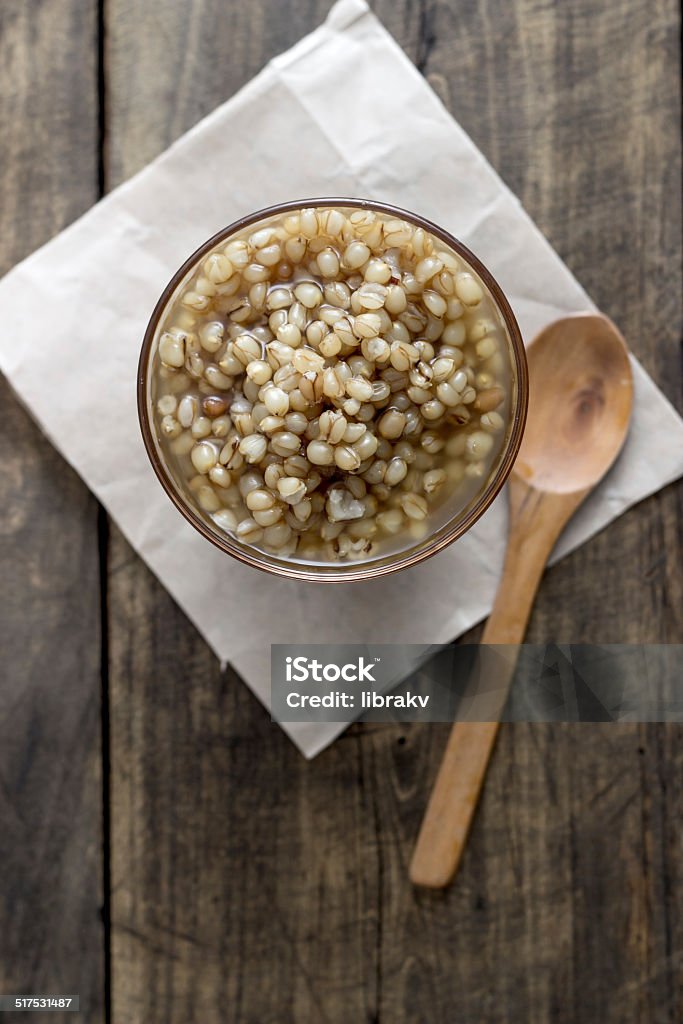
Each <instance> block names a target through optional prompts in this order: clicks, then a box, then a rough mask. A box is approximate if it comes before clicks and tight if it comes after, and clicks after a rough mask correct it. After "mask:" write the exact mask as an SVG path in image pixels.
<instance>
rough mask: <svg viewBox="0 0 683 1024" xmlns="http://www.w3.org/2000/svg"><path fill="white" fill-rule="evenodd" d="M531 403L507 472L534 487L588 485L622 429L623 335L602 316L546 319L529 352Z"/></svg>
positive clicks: (625, 386) (627, 408) (627, 406)
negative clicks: (513, 457) (514, 458)
mask: <svg viewBox="0 0 683 1024" xmlns="http://www.w3.org/2000/svg"><path fill="white" fill-rule="evenodd" d="M527 360H528V365H529V394H530V399H529V411H528V414H527V423H526V430H525V433H524V438H523V440H522V445H521V448H520V450H519V454H518V456H517V460H516V462H515V466H514V469H513V473H514V474H515V475H517V476H519V477H520V478H521V479H522V480H524V481H525V482H526V483H527V484H529V485H530V486H532V487H534V488H535V489H536V490H538V491H552V492H554V493H556V494H568V493H572V492H576V491H583V490H585V489H586V488H589V487H594V486H595V484H597V483H598V481H599V480H600V479H602V477H603V476H604V474H605V472H606V471H607V469H608V468H609V467H610V466H611V464H612V463H613V461H614V459H615V458H616V457H617V455H618V453H619V451H620V449H621V446H622V445H623V443H624V439H625V437H626V432H627V430H628V423H629V417H630V414H631V405H632V401H633V377H632V374H631V364H630V360H629V355H628V350H627V348H626V342H625V341H624V339H623V338H622V336H621V334H620V333H619V331H618V330H617V328H616V327H615V326H614V324H613V323H612V322H611V321H610V320H608V319H607V317H605V316H601V315H599V314H594V313H578V314H576V315H575V316H568V317H565V318H564V319H562V320H557V321H555V323H553V324H549V326H548V327H546V328H545V329H544V330H543V331H541V333H540V334H539V335H538V336H537V337H536V339H535V341H534V343H533V344H532V345H530V346H529V349H528V352H527Z"/></svg>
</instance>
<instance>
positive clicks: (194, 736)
mask: <svg viewBox="0 0 683 1024" xmlns="http://www.w3.org/2000/svg"><path fill="white" fill-rule="evenodd" d="M329 6H330V3H329V0H310V2H306V0H278V2H276V0H270V2H268V0H250V3H248V4H247V3H240V2H237V0H231V2H228V0H197V2H195V3H193V4H187V3H182V2H180V0H160V2H158V3H156V4H154V5H144V7H143V6H141V5H139V4H135V3H133V2H132V0H107V4H106V27H107V50H106V57H107V119H108V139H107V151H106V155H107V181H108V184H109V185H111V186H113V185H115V184H117V183H118V182H119V181H121V180H122V179H123V178H125V177H127V176H128V175H130V174H132V173H133V172H135V171H136V170H138V169H139V168H140V167H141V166H142V165H143V164H144V163H145V162H146V161H147V160H149V159H150V158H151V157H153V156H154V155H155V154H156V153H158V152H159V151H161V150H162V149H163V148H165V146H167V145H168V144H169V143H170V142H171V141H172V140H173V139H174V138H175V137H176V136H177V135H179V134H180V133H181V132H182V131H184V130H186V129H187V128H189V127H190V126H191V125H192V124H193V123H194V122H195V121H196V120H197V118H198V117H199V116H201V115H202V114H204V113H207V112H208V111H209V110H211V109H212V108H213V107H214V106H215V105H216V104H217V103H219V102H221V101H222V100H224V99H225V98H226V97H228V96H229V95H230V94H231V93H232V92H233V91H234V90H235V89H236V88H238V87H239V86H240V85H242V84H243V83H244V82H246V81H247V80H248V79H249V78H250V77H251V76H252V75H253V74H254V73H255V72H256V71H258V70H259V68H260V67H261V66H262V65H263V64H264V63H265V61H266V60H267V59H268V58H269V57H271V56H273V55H274V54H275V53H277V52H280V51H281V50H283V49H285V48H286V47H287V46H289V45H290V44H292V43H293V42H295V41H296V40H297V39H298V38H300V37H301V36H302V35H303V34H305V33H306V32H308V31H310V30H311V29H312V28H313V27H314V26H315V25H316V24H317V23H319V21H320V20H321V19H322V17H323V16H324V14H325V13H326V11H327V9H328V8H329ZM372 6H373V7H374V9H375V10H376V11H377V12H378V14H379V15H380V16H381V18H382V20H383V21H384V23H385V24H386V25H387V27H388V28H389V30H390V31H391V32H392V34H393V35H394V36H395V37H396V39H397V40H398V41H399V43H400V44H401V45H402V46H403V47H404V48H405V49H406V51H407V52H408V54H409V56H410V57H411V58H412V59H413V60H414V61H415V62H416V64H417V65H418V67H419V68H420V69H421V70H422V71H423V73H425V74H426V75H427V77H428V79H429V81H430V82H431V84H432V85H433V86H434V88H435V89H436V90H437V92H438V93H439V95H440V96H441V98H442V99H443V100H444V102H446V104H447V105H448V106H449V108H450V109H451V111H452V112H453V113H454V115H455V116H456V117H457V118H458V119H459V120H460V121H461V123H462V124H463V126H464V127H465V128H466V129H467V130H468V131H469V132H470V134H471V135H472V137H473V138H474V140H475V141H476V142H477V143H478V144H479V145H480V146H481V148H482V149H483V151H484V152H485V153H486V154H487V155H488V156H489V157H490V159H491V160H492V162H493V164H494V166H496V167H497V169H498V170H499V171H500V172H501V173H502V175H503V177H504V178H505V179H506V181H507V182H508V183H509V184H510V185H511V187H512V188H513V189H515V191H516V192H517V193H518V194H519V195H520V197H521V198H522V200H523V202H524V204H525V205H526V207H527V209H528V210H529V212H530V213H531V214H532V216H534V217H535V219H536V220H537V221H538V223H539V224H540V226H541V227H542V229H543V230H544V231H545V232H546V234H547V235H548V237H549V238H550V240H551V242H552V243H553V244H554V245H555V246H556V247H557V249H558V251H559V252H560V253H561V255H562V256H563V257H564V258H565V259H566V260H567V262H568V263H569V265H570V266H571V267H572V269H573V270H574V271H575V272H576V273H577V274H578V276H579V277H580V279H581V280H582V282H583V283H584V284H585V286H586V287H587V288H588V290H589V291H590V292H591V294H592V295H593V297H594V298H595V299H596V300H597V301H598V302H599V303H600V304H601V305H602V306H603V308H604V310H605V312H607V313H608V314H609V315H610V316H612V318H613V319H614V320H615V321H616V322H617V324H618V325H619V326H620V328H621V329H622V331H623V333H624V334H625V336H626V337H627V339H628V340H629V342H630V344H631V345H632V347H633V348H634V350H635V351H636V352H637V354H638V355H639V356H640V357H641V358H642V359H643V361H644V362H645V365H646V366H647V368H648V369H649V370H650V371H651V372H652V373H653V374H654V376H655V379H656V380H657V381H658V382H659V383H660V384H661V385H662V386H663V387H664V390H665V391H666V392H667V393H668V394H669V396H670V397H671V398H672V399H674V400H677V401H678V400H680V383H681V378H680V370H679V367H678V354H677V346H678V342H679V339H680V333H681V294H680V263H681V244H680V234H681V232H680V228H681V216H680V194H679V191H680V189H679V186H680V132H679V125H680V94H679V85H678V81H679V73H680V53H679V46H678V33H679V20H678V11H677V7H676V5H675V3H674V2H673V0H655V2H654V3H653V4H648V5H645V4H643V3H642V2H641V0H620V2H619V3H616V4H612V5H596V4H594V3H592V2H591V0H567V2H566V3H563V4H561V5H554V4H550V3H545V2H541V3H539V2H537V0H514V2H504V0H483V2H482V0H477V2H475V0H459V2H458V3H457V4H452V3H447V2H445V0H440V2H431V0H422V2H417V0H412V2H411V0H377V2H375V3H373V5H372ZM680 503H681V489H680V487H671V488H669V489H667V491H665V492H664V493H663V494H661V495H659V496H657V497H656V498H654V499H651V500H650V501H648V502H646V503H644V504H642V505H641V506H640V507H639V508H638V509H635V510H633V511H632V512H630V513H628V514H626V515H625V516H623V517H622V518H621V519H620V520H619V521H617V522H616V523H615V524H613V525H612V526H611V527H610V529H609V531H607V532H605V533H603V534H602V535H600V536H598V537H597V538H595V539H594V540H593V541H591V542H590V543H589V544H587V545H585V546H584V547H583V548H582V549H581V550H580V551H578V552H576V553H575V554H573V555H572V556H571V557H570V558H568V559H566V560H565V561H564V562H563V563H562V564H561V565H559V566H556V567H555V568H553V569H552V570H551V571H550V572H549V573H548V574H547V576H546V578H545V579H544V581H543V583H542V586H541V593H540V597H539V601H538V604H537V607H536V609H535V612H534V615H533V617H532V622H531V632H530V636H529V639H530V640H533V641H538V642H540V641H543V640H545V639H546V638H548V637H552V638H553V639H556V640H559V641H562V640H567V641H569V640H572V641H578V640H584V641H599V642H604V641H607V640H621V641H623V640H632V641H653V640H666V639H668V640H673V639H679V640H680V638H681V625H682V621H681V617H682V615H683V613H682V612H681V608H683V600H681V598H682V597H683V594H682V593H681V587H682V583H681V576H680V558H681V535H680V526H679V523H680V511H681V510H680ZM615 553H616V554H615ZM109 600H110V624H109V625H110V653H111V663H110V680H111V712H112V718H111V744H112V747H111V753H112V781H111V789H112V840H113V845H112V912H113V935H112V954H113V963H112V970H113V977H112V981H113V1019H114V1020H116V1021H126V1022H128V1021H131V1022H133V1024H136V1022H138V1021H144V1022H145V1024H154V1022H156V1021H159V1022H160V1024H162V1022H163V1024H169V1022H170V1024H173V1022H175V1021H178V1022H180V1021H182V1022H186V1021H187V1020H193V1019H198V1020H202V1021H205V1022H208V1024H213V1022H214V1021H215V1022H217V1021H219V1020H225V1019H227V1020H230V1021H233V1020H234V1021H236V1022H239V1024H242V1022H249V1024H251V1022H253V1024H256V1022H258V1024H281V1022H282V1021H293V1022H295V1024H299V1022H301V1024H308V1022H309V1021H312V1020H314V1021H320V1022H325V1024H348V1022H349V1021H354V1022H356V1021H367V1022H368V1024H370V1022H380V1024H403V1022H406V1024H408V1022H410V1024H415V1022H422V1021H424V1022H429V1024H453V1022H454V1021H471V1020H485V1021H487V1024H499V1022H500V1024H503V1022H509V1021H519V1020H524V1021H528V1022H530V1024H548V1022H557V1024H594V1022H595V1021H596V1020H600V1021H601V1022H604V1024H622V1022H623V1021H624V1020H629V1021H636V1022H639V1024H665V1022H667V1024H669V1022H673V1021H676V1020H678V1019H681V1018H683V991H682V990H681V981H680V977H681V970H680V968H681V956H682V951H683V913H682V910H681V906H682V902H683V878H682V877H681V868H680V864H681V853H682V852H683V850H682V842H683V839H682V832H681V828H680V825H679V823H678V818H679V815H678V807H679V806H680V799H681V796H682V795H683V794H682V793H681V785H682V784H681V781H680V780H681V779H682V778H683V772H682V769H683V738H682V734H681V730H680V729H678V728H674V727H670V728H663V727H661V726H636V725H633V726H631V725H623V726H618V727H615V726H608V725H605V726H595V727H588V726H554V727H552V726H538V725H534V726H525V725H517V726H513V727H511V726H505V727H504V728H503V729H502V730H501V736H500V739H499V742H498V745H497V748H496V751H495V752H494V757H493V761H492V764H491V769H490V772H489V775H488V778H487V784H486V787H485V791H484V794H483V798H482V802H481V805H480V808H479V812H478V815H477V819H476V821H475V824H474V829H473V832H472V835H471V837H470V842H469V845H468V848H467V850H466V853H465V857H464V860H463V864H462V867H461V871H460V874H459V878H458V883H457V885H456V886H454V887H453V888H452V889H450V890H448V891H446V892H444V893H421V892H416V891H414V890H413V889H411V887H410V886H409V885H408V883H407V866H408V861H409V858H410V853H411V851H412V846H413V842H414V838H415V836H416V834H417V830H418V827H419V823H420V820H421V817H422V813H423V811H424V806H425V802H426V797H427V794H428V792H429V787H430V785H431V782H432V780H433V778H434V776H435V774H436V769H437V765H438V762H439V759H440V754H441V750H442V747H443V744H444V743H445V739H446V735H447V728H446V727H443V728H442V727H439V726H413V727H403V728H399V727H387V728H377V727H365V728H363V727H359V726H356V727H353V728H352V729H351V730H349V731H348V732H347V733H346V734H345V735H344V737H343V738H342V739H340V740H339V741H338V742H337V743H336V744H335V745H334V746H333V747H332V748H331V749H330V750H328V751H326V752H325V753H324V754H323V755H321V756H320V757H319V758H318V759H316V761H315V762H314V763H312V764H307V763H306V762H304V761H303V760H302V759H301V758H300V756H299V755H298V754H297V753H296V751H295V750H294V748H293V747H292V746H291V744H290V743H289V741H287V740H286V739H285V738H284V737H283V735H282V734H281V732H280V731H279V730H278V728H277V727H275V726H273V725H272V724H271V723H270V721H269V719H268V717H267V715H266V714H265V713H264V712H263V710H262V708H261V707H260V706H259V705H258V704H257V702H256V701H255V700H254V699H253V698H252V697H251V696H250V695H249V693H248V692H247V691H246V688H245V687H244V686H243V685H242V684H241V683H240V682H239V681H238V680H237V679H236V678H235V677H234V676H233V675H232V673H230V672H229V671H224V672H221V671H220V669H219V666H218V665H217V664H216V663H215V660H214V659H213V657H212V656H211V655H210V653H209V652H208V650H207V648H206V646H205V645H204V644H203V642H202V641H201V640H200V638H199V637H198V636H197V634H196V632H195V631H194V630H193V629H192V627H191V626H189V624H188V623H187V622H186V621H185V619H184V618H183V616H182V615H181V613H180V612H179V611H178V610H177V608H175V606H174V604H173V602H172V601H171V599H170V598H169V597H168V595H167V594H165V592H164V591H163V590H162V588H161V587H160V586H159V584H158V583H157V582H156V581H155V580H154V579H152V577H151V575H150V574H149V573H148V571H147V570H146V569H145V568H144V566H142V565H141V563H140V562H139V560H138V559H137V558H136V557H135V556H134V555H133V554H132V552H131V551H130V549H129V548H128V546H127V545H126V544H125V542H124V541H123V540H122V538H121V537H120V535H118V533H117V532H116V531H115V530H114V531H113V533H112V538H111V546H110V576H109Z"/></svg>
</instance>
